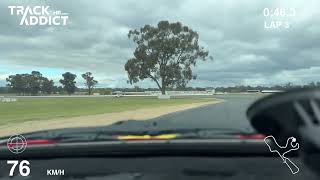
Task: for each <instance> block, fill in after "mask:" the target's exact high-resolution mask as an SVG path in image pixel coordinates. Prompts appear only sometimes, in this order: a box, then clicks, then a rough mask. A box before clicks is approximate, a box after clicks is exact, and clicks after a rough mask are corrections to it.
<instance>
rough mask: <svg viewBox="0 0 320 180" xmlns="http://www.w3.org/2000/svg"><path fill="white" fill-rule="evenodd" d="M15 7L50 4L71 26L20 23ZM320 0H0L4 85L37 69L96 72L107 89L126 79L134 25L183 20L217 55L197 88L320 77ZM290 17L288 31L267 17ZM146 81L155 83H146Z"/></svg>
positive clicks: (56, 73) (203, 68)
mask: <svg viewBox="0 0 320 180" xmlns="http://www.w3.org/2000/svg"><path fill="white" fill-rule="evenodd" d="M9 5H24V6H27V5H29V6H34V5H49V6H50V8H52V9H54V10H61V11H62V12H65V13H68V14H69V21H68V24H67V25H66V26H20V25H19V22H20V19H21V16H15V15H10V9H8V6H9ZM276 7H278V8H286V9H289V8H295V10H296V15H295V16H294V17H290V18H275V17H264V16H263V13H262V12H263V9H264V8H270V9H273V8H276ZM319 7H320V1H319V0H309V1H305V0H299V1H298V0H257V1H254V0H248V1H244V0H241V1H240V0H234V1H222V0H217V1H215V0H207V1H205V0H177V1H174V0H161V1H160V0H132V1H131V0H114V1H111V0H108V1H102V0H101V1H98V0H86V1H79V0H68V1H65V0H57V1H50V0H45V1H44V0H43V1H40V0H39V1H30V0H26V1H16V2H15V1H11V0H10V1H9V0H8V1H5V0H1V2H0V86H4V85H5V78H6V77H7V76H8V75H10V74H16V73H30V72H31V71H32V70H38V71H40V72H42V73H43V74H44V76H47V77H49V78H51V79H54V81H55V82H56V85H59V83H58V80H59V79H60V78H61V74H62V73H63V72H66V71H70V72H73V73H76V74H77V75H78V78H77V81H78V85H79V86H81V85H82V84H83V82H82V80H81V76H80V75H81V73H84V72H86V71H91V72H92V73H93V74H94V75H95V76H96V79H97V80H98V81H99V83H100V85H99V86H100V87H132V86H131V85H129V84H127V75H126V72H125V70H124V64H125V62H126V61H127V60H128V59H129V58H130V57H132V52H133V50H134V47H135V46H134V44H133V43H132V42H131V41H130V40H129V39H128V38H127V34H128V31H129V30H130V29H134V28H139V27H142V26H144V25H145V24H152V25H156V24H157V23H158V21H160V20H169V21H170V22H176V21H180V22H181V23H183V24H184V25H187V26H189V27H191V28H192V29H193V30H195V31H197V32H198V33H199V35H200V37H199V40H200V43H201V45H202V46H204V47H205V48H206V49H208V50H209V51H210V53H211V55H212V56H213V57H214V60H213V61H207V62H201V63H198V65H197V67H195V70H194V71H195V72H196V74H197V76H198V79H197V80H195V81H193V82H191V84H190V85H192V86H202V87H207V86H229V85H274V84H284V83H286V82H293V83H294V84H305V83H309V82H311V81H320V77H319V76H320V11H319ZM271 20H281V21H283V22H284V21H288V22H289V23H290V24H291V27H290V28H289V29H284V28H281V29H266V28H264V22H265V21H267V23H270V22H271ZM138 85H140V86H142V87H156V86H155V84H154V83H152V82H150V81H143V82H142V83H139V84H138Z"/></svg>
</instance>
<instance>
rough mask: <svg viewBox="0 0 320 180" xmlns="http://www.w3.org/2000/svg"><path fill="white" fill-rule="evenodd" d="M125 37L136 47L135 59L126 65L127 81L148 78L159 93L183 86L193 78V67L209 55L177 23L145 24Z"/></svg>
mask: <svg viewBox="0 0 320 180" xmlns="http://www.w3.org/2000/svg"><path fill="white" fill-rule="evenodd" d="M128 37H129V38H130V39H132V40H133V42H134V43H136V45H137V47H136V49H135V51H134V53H133V55H134V57H133V58H131V59H129V60H128V61H127V63H126V64H125V70H126V71H127V73H128V78H129V82H130V83H131V84H133V83H136V82H138V81H140V80H144V79H151V80H152V81H154V82H155V83H156V84H157V86H158V88H159V90H160V91H161V92H162V94H165V91H166V88H167V87H185V86H186V85H187V83H188V82H189V81H190V80H192V79H195V78H196V75H194V73H193V72H192V67H194V66H195V65H196V62H197V61H198V60H206V59H207V58H208V56H209V52H208V51H207V50H205V49H204V48H203V47H200V46H199V44H198V39H199V35H198V33H197V32H196V31H193V30H192V29H191V28H189V27H187V26H184V25H182V24H181V23H180V22H176V23H169V22H168V21H160V22H159V23H158V25H157V26H156V27H154V26H151V25H145V26H144V27H142V28H140V29H134V30H130V31H129V34H128ZM210 59H212V57H210Z"/></svg>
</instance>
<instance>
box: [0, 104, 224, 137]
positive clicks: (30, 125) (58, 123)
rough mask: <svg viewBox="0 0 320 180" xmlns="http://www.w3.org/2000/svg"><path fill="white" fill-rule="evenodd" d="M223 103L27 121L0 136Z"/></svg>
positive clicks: (147, 116)
mask: <svg viewBox="0 0 320 180" xmlns="http://www.w3.org/2000/svg"><path fill="white" fill-rule="evenodd" d="M220 102H223V100H215V101H211V102H201V103H191V104H183V105H176V106H164V107H157V108H144V109H138V110H131V111H124V112H117V113H107V114H97V115H87V116H79V117H71V118H56V119H50V120H37V121H27V122H23V123H19V124H8V125H5V126H0V136H7V135H12V134H20V133H26V132H32V131H39V130H47V129H56V128H70V127H93V126H103V125H109V124H113V123H115V122H118V121H122V120H128V119H132V120H148V119H152V118H156V117H159V116H162V115H165V114H169V113H173V112H177V111H182V110H187V109H192V108H196V107H200V106H205V105H209V104H216V103H220Z"/></svg>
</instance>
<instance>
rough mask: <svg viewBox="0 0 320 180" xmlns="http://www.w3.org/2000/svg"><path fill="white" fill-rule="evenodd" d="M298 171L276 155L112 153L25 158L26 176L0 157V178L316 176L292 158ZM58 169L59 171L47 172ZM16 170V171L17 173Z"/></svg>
mask: <svg viewBox="0 0 320 180" xmlns="http://www.w3.org/2000/svg"><path fill="white" fill-rule="evenodd" d="M292 161H293V162H295V163H296V164H297V166H298V167H299V168H300V171H299V172H298V173H297V174H295V175H294V174H292V173H291V172H290V170H289V168H288V167H287V166H286V165H285V164H284V163H283V162H282V161H281V159H280V158H278V157H136V158H134V157H127V158H124V157H123V158H121V157H115V158H110V157H108V158H60V159H46V160H41V159H38V160H29V162H30V169H31V173H30V176H29V177H21V176H14V177H11V178H9V177H8V173H9V170H10V166H9V165H7V164H6V161H4V160H2V161H1V171H0V178H1V179H37V180H44V179H70V180H71V179H83V180H100V179H112V180H118V179H119V180H126V179H130V180H132V179H135V180H160V179H174V180H178V179H181V180H189V179H190V180H202V179H210V180H215V179H224V180H236V179H237V180H238V179H245V180H257V179H259V180H278V179H279V180H283V179H290V180H296V179H308V180H314V179H318V178H317V177H316V176H315V175H314V174H312V172H310V170H308V168H307V167H305V166H304V165H303V163H302V162H300V161H299V160H298V159H296V158H292ZM47 170H60V172H62V170H63V175H61V174H60V175H47ZM17 174H18V173H17Z"/></svg>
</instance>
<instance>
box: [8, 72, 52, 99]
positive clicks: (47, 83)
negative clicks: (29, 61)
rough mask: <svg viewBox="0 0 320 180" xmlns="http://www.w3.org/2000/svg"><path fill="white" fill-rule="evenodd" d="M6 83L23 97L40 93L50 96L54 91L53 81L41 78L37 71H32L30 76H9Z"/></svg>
mask: <svg viewBox="0 0 320 180" xmlns="http://www.w3.org/2000/svg"><path fill="white" fill-rule="evenodd" d="M6 81H7V82H8V84H7V85H8V86H9V87H10V88H12V89H13V90H14V91H15V92H17V93H20V94H23V95H27V94H30V95H37V94H39V93H40V92H41V93H46V94H51V93H52V91H53V89H54V83H53V81H52V80H49V79H48V78H46V77H43V76H42V74H41V73H40V72H39V71H32V72H31V74H15V75H10V76H9V77H8V78H7V79H6Z"/></svg>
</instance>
